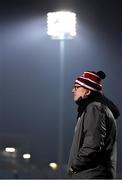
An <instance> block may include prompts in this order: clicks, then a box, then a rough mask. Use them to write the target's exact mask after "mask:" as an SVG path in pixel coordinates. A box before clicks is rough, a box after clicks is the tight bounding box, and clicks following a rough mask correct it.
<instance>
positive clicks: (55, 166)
mask: <svg viewBox="0 0 122 180" xmlns="http://www.w3.org/2000/svg"><path fill="white" fill-rule="evenodd" d="M49 167H51V169H53V170H56V169H57V168H58V164H57V163H55V162H52V163H49Z"/></svg>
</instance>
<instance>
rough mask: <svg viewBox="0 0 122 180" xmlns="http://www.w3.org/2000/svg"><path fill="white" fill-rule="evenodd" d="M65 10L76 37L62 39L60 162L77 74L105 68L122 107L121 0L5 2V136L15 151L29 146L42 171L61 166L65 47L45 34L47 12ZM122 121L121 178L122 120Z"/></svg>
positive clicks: (1, 9) (121, 163)
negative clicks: (74, 17)
mask: <svg viewBox="0 0 122 180" xmlns="http://www.w3.org/2000/svg"><path fill="white" fill-rule="evenodd" d="M62 9H65V10H72V11H74V12H75V13H76V14H77V37H76V38H75V39H73V40H66V41H65V42H64V64H63V75H62V77H63V86H62V88H63V90H62V92H63V95H62V99H63V100H62V102H63V124H62V126H63V132H62V135H63V136H62V137H63V146H62V147H63V148H62V151H63V162H64V163H65V164H66V163H67V160H68V153H69V147H70V145H71V141H72V136H73V130H74V129H73V128H74V125H75V121H76V120H75V115H76V108H77V107H76V106H75V104H74V102H73V99H72V94H71V89H72V86H73V83H74V80H75V78H76V77H77V75H79V74H81V73H82V72H83V71H84V70H96V71H97V70H103V71H105V73H106V75H107V77H106V79H105V81H104V94H106V95H107V96H108V97H109V98H111V99H112V100H113V101H114V102H115V103H116V104H117V105H118V106H119V108H120V112H121V108H122V100H121V91H122V87H121V67H122V61H121V59H122V20H121V19H122V13H121V9H122V5H121V3H120V1H116V0H114V1H113V0H99V1H98V0H80V1H78V0H77V1H75V0H74V1H73V0H57V1H56V0H45V1H43V0H3V1H0V99H1V100H0V122H1V125H0V134H1V136H2V137H4V139H8V137H11V138H10V139H14V142H13V143H15V144H17V145H18V146H21V144H25V145H23V146H26V149H27V150H28V151H31V153H32V162H33V163H34V164H38V166H41V164H46V163H48V162H50V161H58V144H59V143H58V142H59V113H60V102H59V100H60V98H59V92H60V82H59V81H60V73H59V72H60V66H61V62H60V60H61V57H60V42H59V41H57V40H51V39H50V38H49V37H48V36H47V34H46V31H47V29H46V14H47V13H48V12H50V11H56V10H62ZM117 123H118V141H119V143H118V171H119V172H118V173H120V170H121V167H122V154H121V153H120V152H121V151H122V145H121V139H122V135H121V133H120V132H121V126H122V123H121V118H119V119H118V120H117ZM1 141H2V140H1ZM6 141H7V140H6ZM8 141H13V140H8ZM3 142H4V141H2V143H3ZM19 143H20V144H19ZM121 178H122V176H121Z"/></svg>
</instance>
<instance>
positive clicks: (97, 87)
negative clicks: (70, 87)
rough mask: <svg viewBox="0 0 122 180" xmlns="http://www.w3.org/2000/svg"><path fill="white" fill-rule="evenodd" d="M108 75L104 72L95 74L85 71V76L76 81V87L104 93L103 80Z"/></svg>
mask: <svg viewBox="0 0 122 180" xmlns="http://www.w3.org/2000/svg"><path fill="white" fill-rule="evenodd" d="M105 77H106V75H105V73H104V72H103V71H98V72H93V71H85V72H84V73H83V75H81V76H79V77H78V78H77V79H76V80H75V85H77V84H78V85H80V86H83V87H85V88H87V89H90V90H93V91H99V92H100V91H102V84H101V82H102V79H105Z"/></svg>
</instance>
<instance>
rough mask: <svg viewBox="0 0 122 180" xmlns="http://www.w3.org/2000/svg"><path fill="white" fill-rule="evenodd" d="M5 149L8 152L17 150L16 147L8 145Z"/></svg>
mask: <svg viewBox="0 0 122 180" xmlns="http://www.w3.org/2000/svg"><path fill="white" fill-rule="evenodd" d="M5 151H6V152H15V151H16V149H15V148H13V147H6V148H5Z"/></svg>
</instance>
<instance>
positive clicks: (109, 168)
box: [68, 71, 119, 179]
mask: <svg viewBox="0 0 122 180" xmlns="http://www.w3.org/2000/svg"><path fill="white" fill-rule="evenodd" d="M105 76H106V75H105V73H104V72H102V71H99V72H92V71H86V72H84V73H83V75H82V76H79V77H78V78H77V79H76V81H75V85H74V88H73V90H72V92H73V95H74V101H75V102H76V103H77V105H78V116H77V123H76V126H75V132H74V138H73V142H72V146H71V150H70V156H69V162H68V173H69V175H70V178H72V179H113V178H115V177H116V120H115V119H117V118H118V116H119V111H118V108H117V107H116V106H115V105H114V104H113V102H112V101H110V100H109V99H108V98H106V97H105V96H104V95H103V94H102V79H105Z"/></svg>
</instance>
